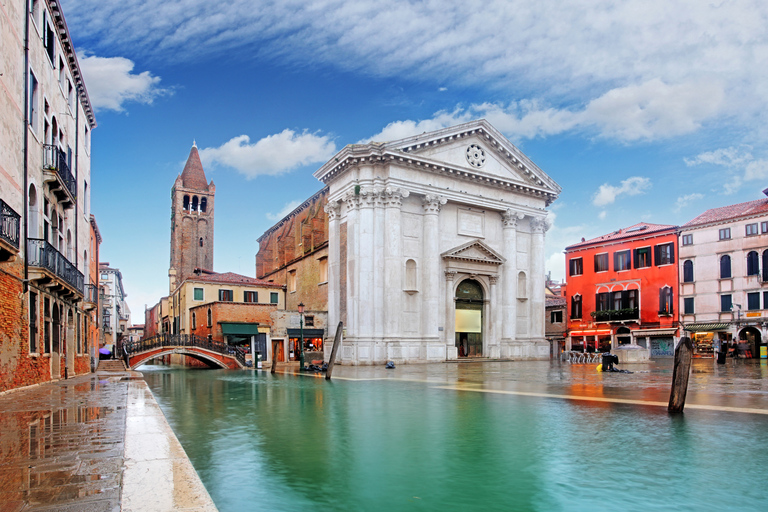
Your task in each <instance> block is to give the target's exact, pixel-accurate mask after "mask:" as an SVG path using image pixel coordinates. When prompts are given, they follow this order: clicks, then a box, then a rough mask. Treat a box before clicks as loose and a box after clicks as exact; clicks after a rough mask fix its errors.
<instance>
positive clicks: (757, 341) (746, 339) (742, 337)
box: [738, 326, 762, 358]
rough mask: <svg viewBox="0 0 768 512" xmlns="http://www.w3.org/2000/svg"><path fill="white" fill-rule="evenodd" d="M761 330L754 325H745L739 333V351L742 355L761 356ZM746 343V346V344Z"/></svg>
mask: <svg viewBox="0 0 768 512" xmlns="http://www.w3.org/2000/svg"><path fill="white" fill-rule="evenodd" d="M761 338H762V336H760V330H758V329H756V328H754V327H751V326H750V327H745V328H744V329H742V330H741V332H740V333H739V346H738V351H739V355H740V356H741V357H757V358H759V357H760V345H762V339H761ZM744 344H746V346H744Z"/></svg>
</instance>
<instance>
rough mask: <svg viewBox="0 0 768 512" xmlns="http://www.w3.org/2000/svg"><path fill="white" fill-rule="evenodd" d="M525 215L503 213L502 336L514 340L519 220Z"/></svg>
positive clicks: (515, 329)
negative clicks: (504, 260)
mask: <svg viewBox="0 0 768 512" xmlns="http://www.w3.org/2000/svg"><path fill="white" fill-rule="evenodd" d="M523 217H524V215H523V214H522V213H520V212H516V211H514V210H512V209H508V210H507V211H505V212H504V213H502V214H501V223H502V244H503V253H502V255H503V256H504V258H506V260H507V261H506V262H505V263H504V265H503V266H502V281H501V282H502V311H503V316H502V318H503V322H502V326H503V328H502V333H501V338H502V339H504V340H506V341H512V340H513V339H514V338H515V337H516V335H517V221H518V220H520V219H522V218H523Z"/></svg>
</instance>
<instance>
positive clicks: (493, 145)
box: [384, 119, 561, 194]
mask: <svg viewBox="0 0 768 512" xmlns="http://www.w3.org/2000/svg"><path fill="white" fill-rule="evenodd" d="M384 146H385V147H386V148H387V149H389V150H393V149H394V150H398V151H400V152H403V153H408V154H412V155H414V156H418V157H421V158H424V159H428V160H432V161H435V162H444V163H445V164H447V165H451V166H455V167H464V168H466V169H468V170H471V171H473V172H478V173H482V174H485V175H488V176H495V177H499V178H502V179H504V180H511V181H516V182H519V183H525V184H528V185H535V186H536V187H541V188H544V189H548V191H550V192H553V193H555V194H558V193H559V192H560V190H561V189H560V186H559V185H557V183H555V181H554V180H552V178H550V177H549V176H548V175H547V174H546V173H545V172H544V171H542V170H541V169H539V167H538V166H537V165H536V164H534V163H533V162H532V161H531V160H530V159H529V158H528V157H527V156H526V155H525V154H523V152H522V151H520V150H519V149H518V148H517V147H516V146H515V145H514V144H512V143H511V142H510V141H509V140H507V138H506V137H504V136H503V135H502V134H501V133H500V132H499V131H498V130H496V129H495V128H494V127H493V126H491V124H490V123H488V122H487V121H486V120H484V119H480V120H477V121H472V122H469V123H464V124H461V125H458V126H453V127H450V128H445V129H442V130H437V131H434V132H428V133H423V134H421V135H417V136H414V137H408V138H406V139H401V140H397V141H392V142H388V143H386V144H384Z"/></svg>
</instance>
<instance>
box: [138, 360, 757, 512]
mask: <svg viewBox="0 0 768 512" xmlns="http://www.w3.org/2000/svg"><path fill="white" fill-rule="evenodd" d="M142 371H144V374H145V379H146V380H147V382H148V384H149V385H150V387H151V388H152V390H153V393H154V394H155V396H156V398H157V400H158V402H159V403H160V405H161V407H162V408H163V410H164V412H165V414H166V416H167V418H168V421H169V423H170V424H171V426H172V427H173V429H174V431H175V432H176V434H177V436H178V437H179V439H180V441H181V442H182V444H183V445H184V448H185V450H186V451H187V454H188V455H189V456H190V458H191V459H192V462H193V464H194V466H195V468H196V469H197V471H198V472H199V473H200V476H201V478H202V480H203V482H204V483H205V485H206V487H207V488H208V490H209V492H210V494H211V496H212V497H213V499H214V501H215V502H216V505H217V506H218V507H219V509H220V510H221V511H222V512H226V511H235V510H246V509H249V508H253V505H254V503H258V506H259V508H260V509H264V510H300V509H305V508H306V507H309V506H318V505H320V506H321V507H322V508H324V509H329V510H356V511H357V510H436V509H440V510H542V511H543V510H612V511H615V510H616V509H620V510H644V511H645V510H649V509H653V508H657V509H664V510H668V509H670V508H674V509H676V510H702V509H706V510H713V509H738V510H765V509H768V500H766V498H765V497H764V493H763V492H762V491H761V489H760V486H758V485H756V482H755V481H753V480H750V479H749V478H746V477H745V478H732V476H733V475H739V474H741V473H742V472H743V468H744V466H745V464H747V463H748V464H749V467H750V468H752V469H751V471H755V472H756V473H757V474H760V473H762V472H765V471H768V447H766V446H765V443H762V442H759V441H760V440H762V438H763V436H764V435H765V434H766V432H768V418H766V417H764V416H760V415H747V414H725V413H718V412H709V411H695V412H688V413H686V414H685V415H684V416H669V415H667V414H666V412H665V411H664V410H663V409H661V408H658V407H645V406H631V405H623V404H611V403H596V402H574V401H566V400H551V399H541V398H531V397H524V396H515V395H496V394H489V393H474V392H470V391H456V390H446V389H437V388H435V387H431V386H430V385H428V384H426V383H424V382H408V381H357V382H349V381H334V382H332V383H328V382H325V381H324V380H322V379H312V378H302V377H297V376H293V375H281V374H276V375H270V374H269V373H267V372H260V373H256V372H249V371H245V372H235V371H223V370H221V371H220V370H183V369H168V370H161V369H158V368H152V369H147V368H142ZM412 371H414V372H416V371H423V372H434V371H435V370H433V369H421V370H412ZM489 371H499V372H502V373H503V369H493V368H491V370H489ZM550 371H551V372H552V373H551V374H550V375H547V376H546V377H547V378H551V379H552V380H550V381H549V384H548V383H547V382H546V381H542V382H540V383H539V384H536V385H533V384H529V383H527V384H525V386H528V387H534V388H536V389H550V390H554V389H555V388H553V387H552V384H551V383H552V382H556V379H557V378H558V376H559V378H560V379H561V380H562V383H561V385H560V386H559V387H557V389H556V390H557V392H559V393H564V392H567V390H568V389H571V391H572V392H573V393H591V394H593V395H596V396H604V395H610V394H612V393H613V394H615V390H613V388H614V383H615V384H616V385H618V386H620V387H621V386H624V385H625V383H626V381H623V383H622V382H619V381H612V382H609V381H606V382H609V385H610V387H605V386H604V385H603V384H600V383H596V384H597V385H596V386H594V387H590V386H589V385H588V384H587V383H586V382H582V381H590V380H595V379H599V378H602V376H600V375H598V376H594V375H592V373H591V372H590V373H589V374H587V373H586V372H585V373H584V374H583V375H582V376H581V377H579V376H578V375H577V376H576V377H573V376H572V375H569V374H568V372H565V373H564V372H563V370H562V369H558V368H556V367H553V368H551V370H550ZM569 371H570V370H569ZM713 371H714V370H713ZM755 371H757V373H758V374H759V373H760V372H761V371H762V368H760V367H759V365H758V366H756V367H755ZM445 372H455V376H456V377H457V378H458V377H460V378H462V379H464V381H465V382H468V383H470V384H474V385H477V386H481V387H484V388H489V387H493V385H494V384H493V382H497V381H498V378H499V377H500V376H498V375H497V376H495V377H494V378H490V379H483V378H481V377H479V376H477V375H474V376H473V374H472V373H471V371H469V372H466V373H462V372H464V370H461V369H456V368H450V369H446V370H444V374H443V376H442V377H443V378H445ZM432 377H434V375H433V374H429V375H427V376H426V378H425V379H424V380H429V379H430V378H432ZM654 378H655V377H654ZM650 380H651V381H652V380H653V379H650ZM574 381H575V383H574ZM649 390H650V391H649ZM663 391H664V390H663V389H662V388H661V387H659V391H658V392H657V391H655V388H654V384H653V382H651V383H650V384H649V387H648V388H647V389H639V390H637V391H635V392H634V393H635V394H634V396H643V395H644V394H645V395H648V396H653V399H658V396H657V395H658V393H663ZM667 392H668V391H667ZM720 482H727V485H718V484H719V483H720ZM670 500H671V501H670Z"/></svg>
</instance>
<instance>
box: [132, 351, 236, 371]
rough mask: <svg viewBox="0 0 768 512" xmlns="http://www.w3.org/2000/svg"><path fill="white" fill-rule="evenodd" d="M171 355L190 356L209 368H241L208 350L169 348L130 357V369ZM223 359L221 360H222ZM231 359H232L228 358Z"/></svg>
mask: <svg viewBox="0 0 768 512" xmlns="http://www.w3.org/2000/svg"><path fill="white" fill-rule="evenodd" d="M170 354H180V355H184V356H190V357H194V358H195V359H197V360H198V361H202V362H204V363H207V364H208V365H209V366H211V367H213V368H223V369H225V370H226V369H229V370H232V369H235V368H239V366H236V365H233V362H230V361H226V362H225V361H223V360H221V359H224V358H222V357H221V354H217V353H215V352H208V351H207V350H203V349H199V348H193V347H189V348H186V347H185V348H180V347H167V348H161V349H157V350H151V351H149V352H142V353H140V354H136V355H135V356H132V357H130V359H129V360H130V369H131V370H135V369H136V368H138V367H139V366H141V365H143V364H145V363H147V362H149V361H151V360H152V359H157V358H158V357H162V356H167V355H170ZM220 358H221V359H220ZM227 359H230V358H227Z"/></svg>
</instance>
